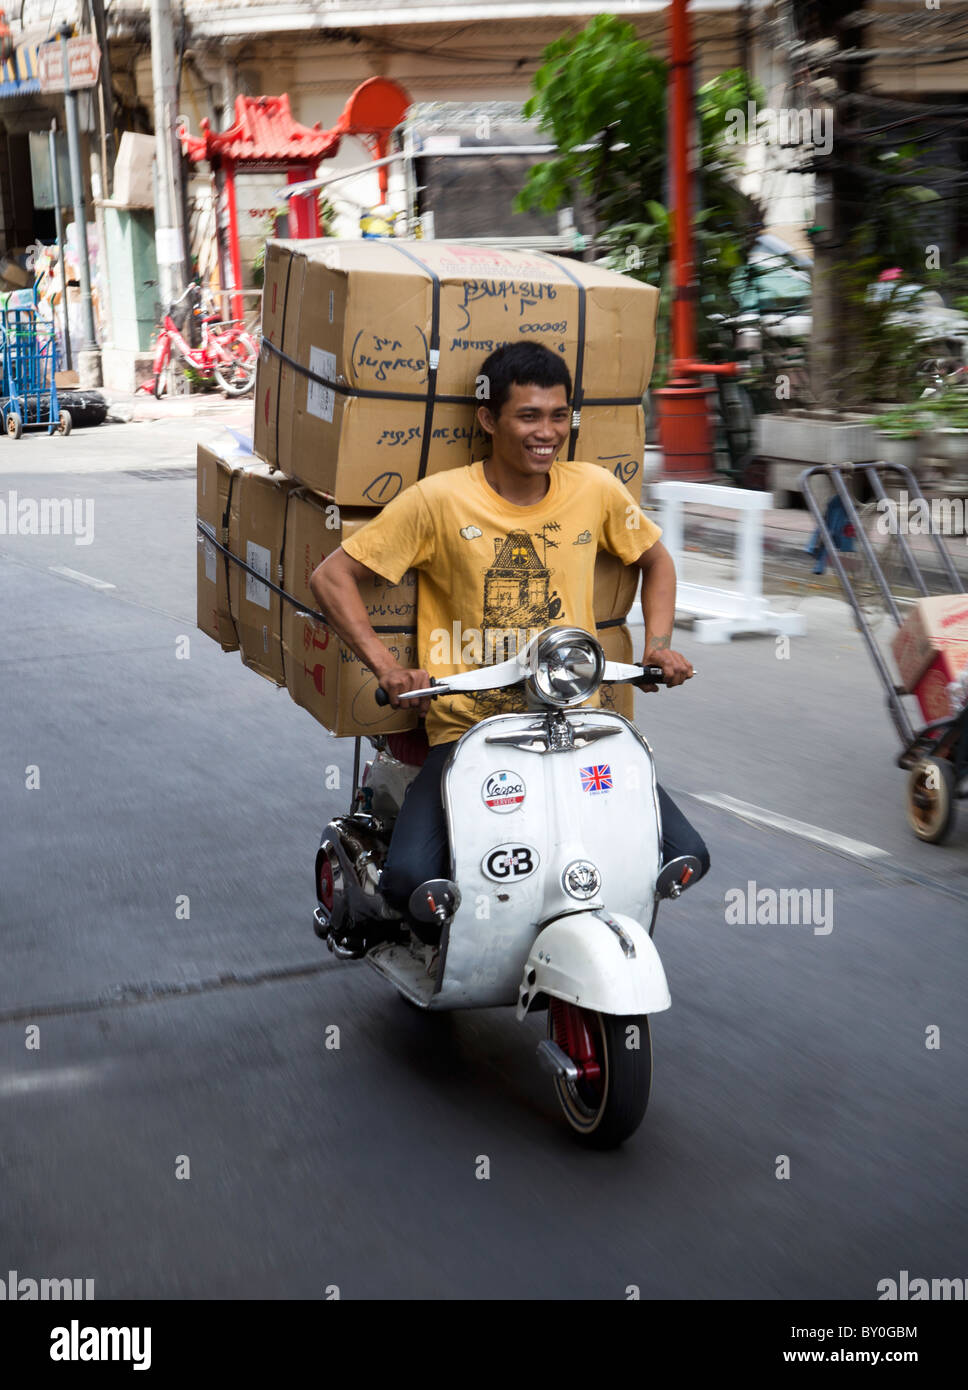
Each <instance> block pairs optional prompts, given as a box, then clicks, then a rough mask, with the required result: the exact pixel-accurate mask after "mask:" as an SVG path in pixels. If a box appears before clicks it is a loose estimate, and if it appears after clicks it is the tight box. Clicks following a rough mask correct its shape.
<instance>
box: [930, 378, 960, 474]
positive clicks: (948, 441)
mask: <svg viewBox="0 0 968 1390" xmlns="http://www.w3.org/2000/svg"><path fill="white" fill-rule="evenodd" d="M919 404H920V406H921V407H922V408H924V409H925V410H927V411H928V412H929V415H930V418H931V420H932V421H933V423H934V429H933V432H932V437H931V452H932V454H934V455H935V456H936V457H937V458H943V459H946V460H947V461H948V463H949V464H951V465H952V468H951V472H952V473H956V474H960V475H963V476H964V477H965V478H966V479H968V388H966V387H963V386H956V387H954V388H952V389H951V390H950V391H946V392H944V394H943V395H940V396H934V397H931V398H929V399H926V400H923V401H921V402H920V403H919Z"/></svg>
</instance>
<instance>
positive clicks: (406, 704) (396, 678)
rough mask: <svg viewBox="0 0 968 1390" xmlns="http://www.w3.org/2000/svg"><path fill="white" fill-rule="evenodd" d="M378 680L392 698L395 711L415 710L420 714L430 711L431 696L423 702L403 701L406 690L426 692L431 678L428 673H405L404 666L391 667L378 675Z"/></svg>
mask: <svg viewBox="0 0 968 1390" xmlns="http://www.w3.org/2000/svg"><path fill="white" fill-rule="evenodd" d="M378 680H379V682H380V684H381V685H382V686H383V689H384V690H385V691H386V692H387V694H388V695H389V697H390V704H391V705H392V706H393V708H394V709H410V710H412V709H415V710H416V711H417V713H418V714H426V713H427V711H428V710H429V709H430V696H429V695H425V696H424V698H423V699H422V700H401V699H400V696H401V694H402V693H403V692H404V691H405V690H426V689H427V687H428V686H429V685H430V676H429V675H428V674H427V672H426V671H405V670H404V669H403V667H402V666H396V665H394V666H391V667H390V668H389V669H388V670H385V671H381V672H380V673H379V674H378Z"/></svg>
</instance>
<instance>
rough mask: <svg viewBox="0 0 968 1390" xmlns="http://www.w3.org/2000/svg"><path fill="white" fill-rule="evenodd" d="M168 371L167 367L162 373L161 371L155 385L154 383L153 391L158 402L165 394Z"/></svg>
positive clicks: (163, 368)
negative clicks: (166, 373)
mask: <svg viewBox="0 0 968 1390" xmlns="http://www.w3.org/2000/svg"><path fill="white" fill-rule="evenodd" d="M166 370H167V368H166V367H162V369H161V371H160V372H159V373H158V375H157V376H156V377H155V383H154V387H153V390H154V393H155V400H156V401H160V400H161V398H162V396H163V395H164V394H165V372H166Z"/></svg>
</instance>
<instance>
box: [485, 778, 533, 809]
mask: <svg viewBox="0 0 968 1390" xmlns="http://www.w3.org/2000/svg"><path fill="white" fill-rule="evenodd" d="M526 795H527V789H526V787H525V785H524V779H523V778H521V777H519V776H518V774H517V773H516V772H511V771H510V770H509V769H508V768H504V767H502V768H501V769H500V770H499V771H498V772H492V773H491V775H490V777H488V779H487V780H486V782H485V783H484V785H483V787H481V797H482V799H483V801H484V805H485V806H486V807H487V809H488V810H489V811H496V812H497V814H498V815H499V816H505V815H507V813H508V812H509V811H516V810H517V808H518V807H519V806H520V805H521V803H522V802H523V801H524V798H525V796H526Z"/></svg>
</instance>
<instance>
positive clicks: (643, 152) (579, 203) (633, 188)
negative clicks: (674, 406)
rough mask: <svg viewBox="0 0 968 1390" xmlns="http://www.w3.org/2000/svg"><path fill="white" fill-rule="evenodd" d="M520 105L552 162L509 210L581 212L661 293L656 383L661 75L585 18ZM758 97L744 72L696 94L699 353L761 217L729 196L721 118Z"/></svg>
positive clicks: (614, 23)
mask: <svg viewBox="0 0 968 1390" xmlns="http://www.w3.org/2000/svg"><path fill="white" fill-rule="evenodd" d="M543 57H544V62H543V64H542V66H541V67H540V68H539V69H538V71H537V72H536V73H535V76H534V79H533V94H532V96H531V97H530V98H529V99H528V101H527V102H526V104H525V106H524V115H525V117H527V118H529V119H530V118H533V117H537V118H538V126H539V129H540V130H541V131H542V132H543V133H545V134H547V135H548V136H550V137H551V138H552V139H553V140H554V143H555V145H556V146H557V149H558V153H557V154H556V155H555V157H554V158H553V159H549V160H547V161H545V162H543V163H541V164H538V165H536V166H535V167H534V168H533V169H532V170H531V172H530V174H529V176H528V180H527V183H526V184H525V186H524V188H523V189H522V190H521V193H520V194H519V195H518V198H517V200H516V202H515V206H516V208H517V209H518V210H519V211H525V210H528V209H532V208H540V209H542V210H543V211H545V212H552V211H554V210H555V209H557V208H559V207H562V206H567V205H569V204H570V205H572V206H576V207H579V208H580V207H587V208H588V210H589V213H590V216H591V220H592V222H593V224H594V236H595V241H596V245H597V246H598V247H599V248H600V250H602V251H605V252H607V253H608V256H609V262H610V264H611V265H612V266H614V268H616V269H618V270H622V271H625V272H626V273H628V274H631V275H633V276H635V278H637V279H641V280H645V281H647V282H648V283H650V284H653V285H656V286H658V287H659V288H660V290H661V292H662V295H661V299H660V309H659V324H660V329H659V335H660V336H659V344H658V349H659V350H658V355H657V361H656V371H655V373H654V374H653V384H654V385H658V384H661V382H662V381H664V380H665V375H666V367H667V360H668V338H669V333H668V323H669V313H670V305H671V286H670V253H671V239H672V234H673V230H674V217H675V212H674V209H669V208H668V207H667V206H666V201H665V199H666V193H665V191H666V185H667V164H668V157H667V156H668V148H667V145H668V141H667V120H666V111H667V90H668V68H667V65H666V64H665V63H664V62H663V61H662V59H661V58H658V57H656V56H655V54H653V52H652V51H651V48H650V46H649V45H648V44H647V43H645V42H643V41H642V40H640V39H639V37H638V35H637V34H636V32H635V29H634V28H633V26H632V25H631V24H627V23H625V22H624V21H622V20H619V19H617V18H616V17H615V16H614V15H596V16H595V17H594V18H593V19H592V20H590V22H589V23H588V25H587V26H586V27H585V29H583V30H582V31H581V32H580V33H579V34H575V35H569V36H565V37H563V38H560V39H557V40H556V41H555V42H554V43H552V44H550V45H549V46H548V48H546V49H545V51H544V55H543ZM748 100H754V101H757V102H760V103H761V102H762V100H763V94H762V91H761V89H760V88H759V87H758V86H757V84H755V83H753V82H752V81H751V80H750V78H749V77H748V76H747V74H746V73H745V72H742V71H741V70H739V69H735V68H734V69H730V70H729V71H727V72H724V73H722V74H721V75H720V76H718V77H716V78H714V79H713V80H712V81H711V82H707V83H706V84H705V85H704V86H703V87H702V88H701V89H700V90H699V92H698V93H697V99H696V116H697V140H698V143H699V148H700V171H699V175H698V179H697V182H696V187H695V190H694V192H695V193H696V194H697V195H698V203H699V206H698V207H697V208H694V210H693V229H694V235H695V248H696V256H695V259H696V273H697V280H698V284H699V295H700V300H699V303H700V312H699V314H698V315H697V329H698V340H699V348H700V351H704V350H705V351H708V350H710V348H711V346H712V338H713V335H714V334H715V332H716V330H714V329H712V327H711V326H710V325H709V323H708V322H707V320H706V317H705V315H706V313H708V312H711V310H712V309H713V308H717V307H718V308H719V309H720V311H721V312H729V311H730V310H731V309H732V307H733V305H732V300H731V296H730V291H729V281H730V279H731V277H732V276H733V275H734V274H735V272H736V270H737V269H738V268H739V267H740V266H741V265H742V264H743V263H744V262H745V259H746V255H747V252H748V250H749V246H750V245H751V243H752V241H753V239H754V238H755V236H756V234H757V231H758V230H759V228H760V227H761V226H762V221H763V217H762V210H761V209H760V207H759V206H758V204H756V203H755V202H754V201H753V200H752V199H750V198H749V197H747V196H746V195H745V194H743V193H742V192H741V190H740V188H739V175H740V173H741V172H742V169H743V150H742V146H741V145H739V144H731V143H730V141H729V138H728V131H729V129H730V122H729V120H728V119H727V117H728V113H729V112H730V111H735V110H737V109H739V110H745V106H746V102H747V101H748Z"/></svg>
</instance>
